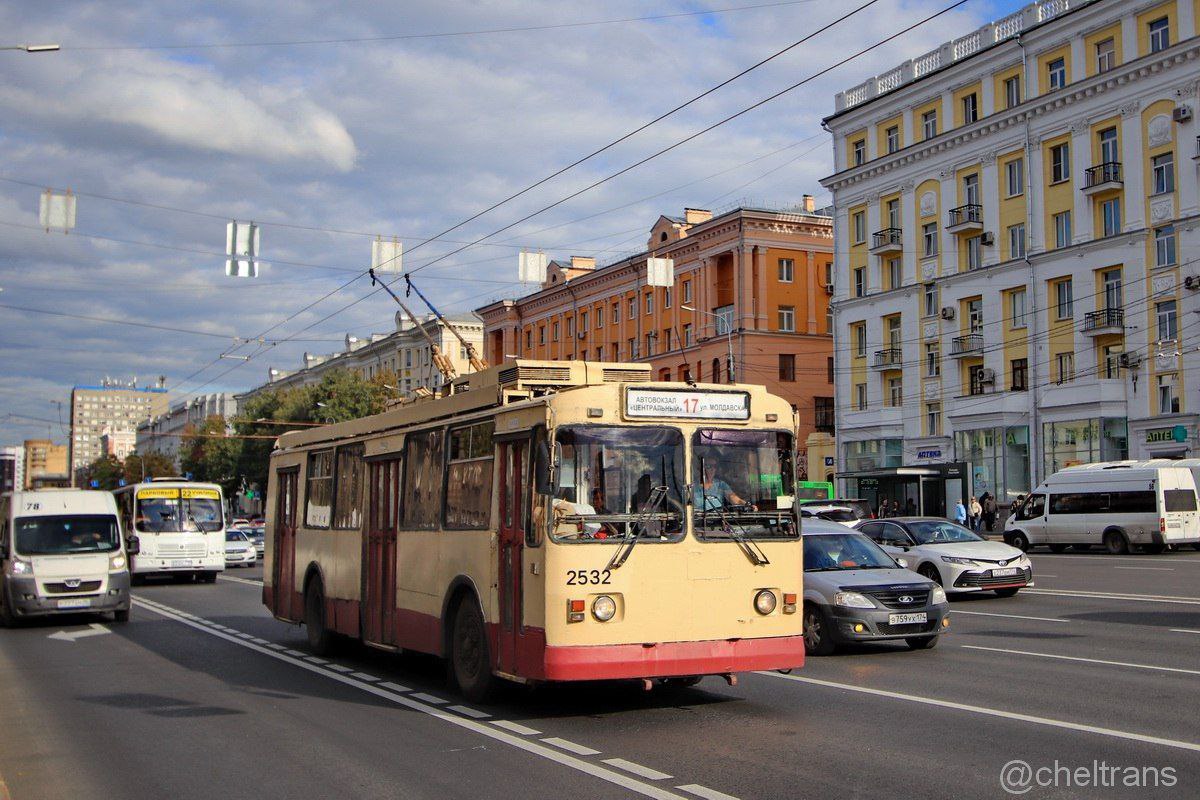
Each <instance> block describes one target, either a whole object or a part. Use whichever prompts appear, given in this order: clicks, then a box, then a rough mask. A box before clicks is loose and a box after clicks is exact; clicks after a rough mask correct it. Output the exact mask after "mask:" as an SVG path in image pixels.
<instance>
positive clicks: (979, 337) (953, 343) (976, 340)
mask: <svg viewBox="0 0 1200 800" xmlns="http://www.w3.org/2000/svg"><path fill="white" fill-rule="evenodd" d="M950 355H952V356H953V357H955V358H973V357H976V356H981V355H983V334H982V333H968V334H967V335H966V336H955V337H954V338H953V339H951V340H950Z"/></svg>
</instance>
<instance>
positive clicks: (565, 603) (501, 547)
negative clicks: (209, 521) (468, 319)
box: [263, 361, 804, 698]
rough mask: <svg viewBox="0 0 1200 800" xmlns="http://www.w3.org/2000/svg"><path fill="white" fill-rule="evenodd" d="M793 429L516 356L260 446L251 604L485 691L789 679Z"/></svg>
mask: <svg viewBox="0 0 1200 800" xmlns="http://www.w3.org/2000/svg"><path fill="white" fill-rule="evenodd" d="M793 425H794V420H793V413H792V409H791V407H790V405H789V404H788V403H787V402H786V401H784V400H783V399H781V398H779V397H775V396H773V395H771V394H768V393H767V392H766V390H765V389H764V388H763V387H761V386H750V385H736V384H735V385H703V384H702V385H687V384H681V383H652V382H650V372H649V367H648V366H646V365H641V364H614V363H592V362H582V361H568V362H542V361H515V362H508V363H506V364H504V365H502V366H499V367H494V368H491V369H488V370H485V371H482V372H478V373H475V374H472V375H469V376H466V377H464V378H460V379H457V380H456V381H455V382H454V383H453V384H452V386H451V387H450V390H449V391H447V392H445V393H444V396H441V397H437V398H428V399H422V400H416V401H414V402H411V403H405V404H400V405H396V406H393V407H392V408H390V409H389V410H388V411H386V412H384V413H382V414H378V415H376V416H372V417H366V418H363V419H358V420H353V421H350V422H343V423H338V424H335V425H329V426H325V427H321V428H313V429H310V430H305V431H297V432H292V433H287V434H285V435H283V436H282V437H280V439H279V441H278V444H277V446H276V450H275V452H274V453H273V454H272V457H271V472H270V479H269V484H268V485H269V489H268V512H267V540H266V545H267V549H266V558H265V581H264V590H263V599H264V602H265V603H266V604H267V606H268V607H269V608H270V609H271V611H272V613H273V614H274V615H275V616H276V617H278V618H280V619H283V620H288V621H294V622H303V623H304V624H305V625H306V626H307V629H308V640H309V644H310V645H311V646H312V648H313V649H314V650H316V651H318V652H321V651H324V650H326V649H328V648H329V646H330V644H331V643H332V641H333V639H334V637H336V636H346V637H352V638H356V639H362V640H363V641H364V642H366V643H367V644H369V645H372V646H375V647H379V648H385V649H396V650H398V649H401V648H402V649H405V650H416V651H421V652H425V653H432V654H435V655H439V656H442V657H444V658H446V659H448V660H449V663H450V667H451V669H450V672H451V675H452V676H453V678H454V679H455V681H456V682H457V683H458V685H459V687H460V688H461V689H462V691H463V692H464V693H465V694H466V695H467V696H469V697H474V698H478V697H481V696H483V695H484V694H486V693H487V692H488V690H489V689H490V688H491V687H492V685H493V684H494V682H495V678H496V677H497V676H498V677H502V678H508V679H510V680H517V681H523V682H540V681H577V680H596V679H625V678H632V679H642V680H644V681H646V682H647V685H650V682H651V681H654V680H664V681H666V680H673V681H679V682H692V681H695V680H699V678H700V677H701V676H704V675H722V676H725V677H726V678H728V679H730V680H732V679H733V676H734V675H735V674H736V673H737V672H741V671H748V670H761V669H787V668H794V667H798V666H800V665H801V664H802V663H803V660H804V644H803V637H802V631H801V615H800V614H799V613H797V607H798V606H797V600H798V598H799V597H801V596H802V594H803V592H802V587H801V579H802V575H803V571H802V565H801V552H802V550H801V544H800V538H799V526H798V518H797V516H796V510H795V509H794V508H793V500H794V492H795V481H794V436H793V430H794V427H793Z"/></svg>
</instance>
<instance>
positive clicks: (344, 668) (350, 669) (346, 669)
mask: <svg viewBox="0 0 1200 800" xmlns="http://www.w3.org/2000/svg"><path fill="white" fill-rule="evenodd" d="M287 654H288V655H291V656H302V655H304V654H303V653H297V652H296V651H295V650H288V651H287ZM325 669H331V670H333V671H334V672H354V668H353V667H347V666H343V665H342V664H329V665H328V666H326V667H325Z"/></svg>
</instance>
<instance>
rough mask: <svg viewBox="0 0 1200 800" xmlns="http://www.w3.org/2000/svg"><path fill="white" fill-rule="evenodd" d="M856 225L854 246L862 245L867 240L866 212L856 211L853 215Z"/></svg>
mask: <svg viewBox="0 0 1200 800" xmlns="http://www.w3.org/2000/svg"><path fill="white" fill-rule="evenodd" d="M852 219H853V224H854V242H853V243H854V244H862V243H863V242H865V241H866V240H867V215H866V212H864V211H855V212H854V214H853V215H852Z"/></svg>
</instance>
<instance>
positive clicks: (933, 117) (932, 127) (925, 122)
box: [921, 108, 937, 139]
mask: <svg viewBox="0 0 1200 800" xmlns="http://www.w3.org/2000/svg"><path fill="white" fill-rule="evenodd" d="M921 130H922V131H923V133H924V136H925V138H926V139H932V138H933V137H935V136H937V109H936V108H935V109H933V110H932V111H926V112H925V113H924V114H922V115H921Z"/></svg>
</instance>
